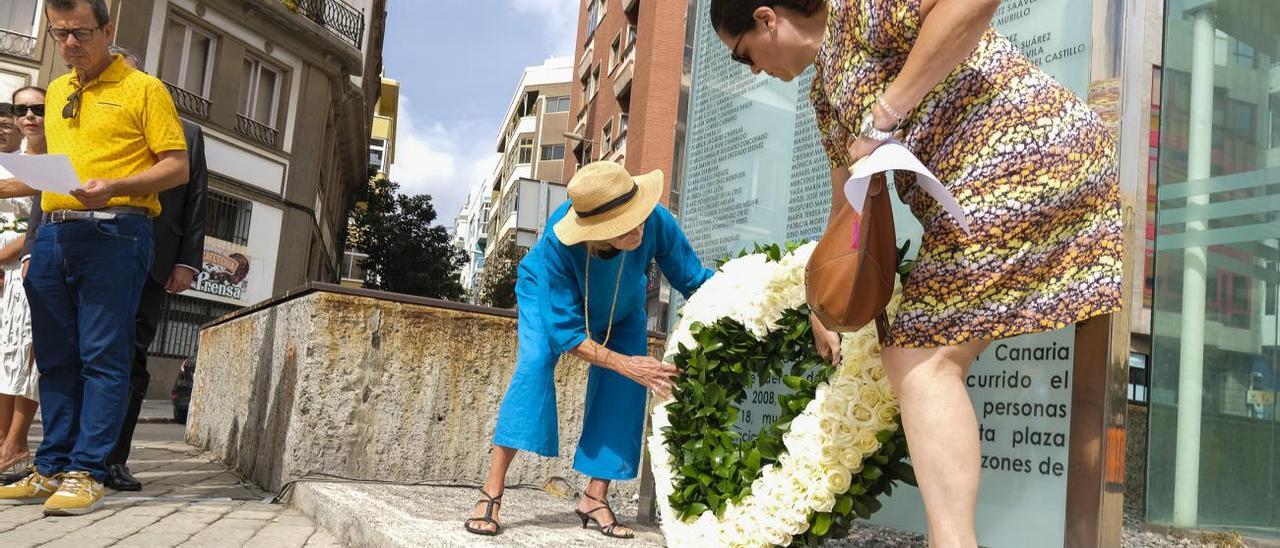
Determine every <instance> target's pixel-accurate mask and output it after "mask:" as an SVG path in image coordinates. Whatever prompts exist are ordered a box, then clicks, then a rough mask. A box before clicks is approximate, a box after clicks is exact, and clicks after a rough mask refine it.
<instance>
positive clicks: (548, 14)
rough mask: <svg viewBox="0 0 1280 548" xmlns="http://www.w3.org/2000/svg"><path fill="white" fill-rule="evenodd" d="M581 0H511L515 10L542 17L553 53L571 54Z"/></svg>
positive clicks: (576, 31) (575, 36) (576, 34)
mask: <svg viewBox="0 0 1280 548" xmlns="http://www.w3.org/2000/svg"><path fill="white" fill-rule="evenodd" d="M581 4H582V1H581V0H511V5H512V7H514V8H515V9H516V11H517V12H519V13H523V14H528V15H531V16H534V17H539V18H541V19H542V25H543V27H542V28H543V30H544V31H545V33H546V37H547V41H548V44H549V45H550V46H551V47H552V51H551V53H552V54H553V55H573V46H574V45H575V44H574V42H575V41H576V40H577V37H578V8H579V6H580V5H581Z"/></svg>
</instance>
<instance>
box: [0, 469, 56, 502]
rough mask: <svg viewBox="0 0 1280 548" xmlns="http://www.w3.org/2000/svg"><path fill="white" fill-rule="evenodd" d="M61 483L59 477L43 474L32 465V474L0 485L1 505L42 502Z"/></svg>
mask: <svg viewBox="0 0 1280 548" xmlns="http://www.w3.org/2000/svg"><path fill="white" fill-rule="evenodd" d="M60 485H61V483H60V482H59V481H58V479H57V478H48V477H45V476H42V475H40V472H39V471H37V470H36V467H34V466H32V467H31V475H29V476H27V477H25V478H22V479H20V480H18V481H16V482H14V483H10V484H9V485H6V486H4V487H0V505H20V504H42V503H44V501H45V500H47V499H48V498H49V497H50V496H52V495H53V494H54V493H55V492H57V491H58V487H59V486H60Z"/></svg>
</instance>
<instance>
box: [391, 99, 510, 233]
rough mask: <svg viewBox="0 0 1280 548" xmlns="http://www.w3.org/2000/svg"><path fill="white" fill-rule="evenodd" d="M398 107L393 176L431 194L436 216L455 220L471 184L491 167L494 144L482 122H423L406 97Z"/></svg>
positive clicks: (413, 190) (411, 190) (406, 187)
mask: <svg viewBox="0 0 1280 548" xmlns="http://www.w3.org/2000/svg"><path fill="white" fill-rule="evenodd" d="M399 107H400V111H399V113H398V116H399V118H398V119H397V121H396V152H395V154H396V159H395V163H393V164H392V165H391V180H392V181H395V182H396V183H399V185H400V192H402V193H405V194H410V195H413V194H430V195H431V198H432V203H433V204H434V205H435V208H436V213H437V214H438V216H437V218H436V222H437V223H439V224H442V225H445V226H451V225H452V224H453V217H454V216H455V215H456V214H457V213H458V211H459V210H461V209H462V206H463V204H464V203H465V202H466V200H467V194H468V192H469V191H470V189H471V188H472V187H474V186H475V185H477V184H479V183H480V181H482V180H484V179H485V178H486V177H487V176H488V175H489V174H490V173H491V172H492V170H493V165H494V163H493V162H494V157H495V155H496V153H495V152H494V151H493V146H494V144H493V143H491V142H489V141H490V139H485V138H483V136H484V135H485V134H486V133H487V132H483V131H477V130H480V129H481V128H480V127H479V123H478V122H468V121H458V122H453V123H450V124H447V125H446V124H441V123H439V122H435V123H425V124H424V123H423V122H422V121H421V120H420V119H418V118H417V116H416V113H415V111H414V110H413V107H412V102H411V101H410V100H409V98H408V97H405V96H401V97H400V105H399Z"/></svg>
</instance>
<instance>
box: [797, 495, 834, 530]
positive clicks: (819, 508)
mask: <svg viewBox="0 0 1280 548" xmlns="http://www.w3.org/2000/svg"><path fill="white" fill-rule="evenodd" d="M835 507H836V495H835V493H833V492H832V491H831V490H830V489H823V490H822V491H821V492H820V493H818V496H817V500H816V501H815V504H814V505H813V510H814V511H815V512H830V511H831V509H832V508H835ZM793 534H795V533H793Z"/></svg>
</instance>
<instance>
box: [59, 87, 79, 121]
mask: <svg viewBox="0 0 1280 548" xmlns="http://www.w3.org/2000/svg"><path fill="white" fill-rule="evenodd" d="M82 91H84V88H76V90H75V91H73V92H71V95H68V96H67V104H66V105H64V106H63V107H62V119H64V120H70V119H72V118H75V117H77V116H80V92H82Z"/></svg>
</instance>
